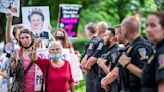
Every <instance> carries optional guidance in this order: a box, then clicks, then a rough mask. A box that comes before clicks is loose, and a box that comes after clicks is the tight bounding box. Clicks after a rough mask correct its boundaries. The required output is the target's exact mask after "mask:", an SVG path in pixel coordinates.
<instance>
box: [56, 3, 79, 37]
mask: <svg viewBox="0 0 164 92" xmlns="http://www.w3.org/2000/svg"><path fill="white" fill-rule="evenodd" d="M81 7H82V6H81V5H78V4H60V5H59V24H58V26H59V27H60V28H64V29H65V30H66V31H67V33H68V36H69V37H72V38H75V37H77V32H78V31H77V30H78V24H79V18H80V10H81Z"/></svg>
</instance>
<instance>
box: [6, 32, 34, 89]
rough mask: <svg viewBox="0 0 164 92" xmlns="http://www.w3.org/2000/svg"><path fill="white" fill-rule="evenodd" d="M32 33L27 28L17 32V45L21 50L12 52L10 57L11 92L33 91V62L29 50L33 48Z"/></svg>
mask: <svg viewBox="0 0 164 92" xmlns="http://www.w3.org/2000/svg"><path fill="white" fill-rule="evenodd" d="M33 43H34V35H33V33H32V32H31V31H29V30H28V29H24V30H22V31H21V32H20V34H19V45H20V46H21V47H22V49H21V50H19V51H17V52H14V53H13V54H12V56H11V57H10V60H9V61H10V69H11V71H13V72H12V73H11V74H12V75H10V76H13V82H12V85H11V86H10V88H9V91H11V92H34V82H35V64H34V63H33V61H32V59H31V54H30V52H31V51H32V49H33Z"/></svg>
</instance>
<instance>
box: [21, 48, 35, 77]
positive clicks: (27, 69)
mask: <svg viewBox="0 0 164 92" xmlns="http://www.w3.org/2000/svg"><path fill="white" fill-rule="evenodd" d="M22 54H23V53H22V52H21V51H19V58H20V61H21V63H23V62H22V61H23V59H22ZM33 64H34V62H33V61H31V62H30V64H29V65H28V67H27V68H26V69H25V70H24V74H26V73H27V72H28V71H29V70H30V68H31V67H32V65H33Z"/></svg>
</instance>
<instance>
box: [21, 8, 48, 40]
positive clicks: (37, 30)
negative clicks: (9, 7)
mask: <svg viewBox="0 0 164 92" xmlns="http://www.w3.org/2000/svg"><path fill="white" fill-rule="evenodd" d="M22 18H23V19H22V20H23V25H25V26H24V27H26V28H27V29H29V30H30V31H32V32H33V33H34V36H35V37H36V38H44V39H49V38H50V33H51V32H50V16H49V7H48V6H38V7H22Z"/></svg>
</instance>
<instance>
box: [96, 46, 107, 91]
mask: <svg viewBox="0 0 164 92" xmlns="http://www.w3.org/2000/svg"><path fill="white" fill-rule="evenodd" d="M108 50H109V47H108V46H106V45H103V46H102V43H100V44H99V46H98V48H97V49H96V51H95V53H94V54H93V57H96V58H99V57H101V55H103V54H105V53H107V52H108ZM96 71H97V75H96V77H95V79H94V83H95V87H94V89H95V92H105V90H104V89H102V88H101V85H100V81H101V79H100V78H99V77H98V75H99V73H98V72H99V67H98V66H97V68H96Z"/></svg>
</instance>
